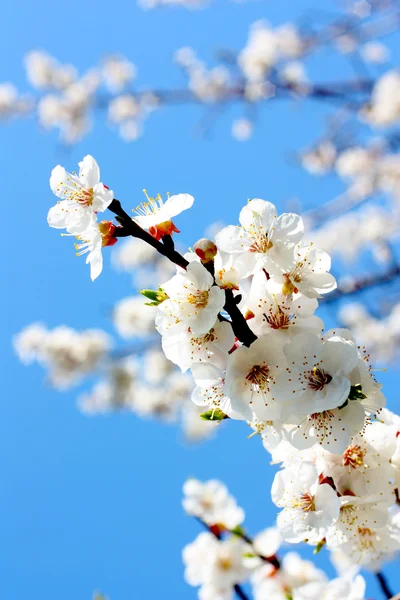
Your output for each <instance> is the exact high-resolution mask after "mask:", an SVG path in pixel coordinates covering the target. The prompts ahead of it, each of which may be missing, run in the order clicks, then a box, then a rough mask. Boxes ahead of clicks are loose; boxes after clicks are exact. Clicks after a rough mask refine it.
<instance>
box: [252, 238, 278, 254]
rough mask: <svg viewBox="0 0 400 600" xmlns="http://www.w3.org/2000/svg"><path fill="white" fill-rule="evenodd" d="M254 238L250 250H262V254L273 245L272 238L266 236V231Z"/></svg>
mask: <svg viewBox="0 0 400 600" xmlns="http://www.w3.org/2000/svg"><path fill="white" fill-rule="evenodd" d="M253 240H254V241H253V243H252V245H251V246H250V252H260V253H261V254H265V253H266V252H268V250H270V249H271V248H272V246H273V243H272V242H271V240H269V239H268V236H266V235H265V234H264V233H260V234H257V235H255V236H254V237H253Z"/></svg>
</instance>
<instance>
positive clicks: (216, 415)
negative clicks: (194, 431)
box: [200, 408, 229, 421]
mask: <svg viewBox="0 0 400 600" xmlns="http://www.w3.org/2000/svg"><path fill="white" fill-rule="evenodd" d="M200 419H203V421H223V420H224V419H229V417H228V416H227V415H226V414H225V413H223V412H222V410H220V409H219V408H212V409H211V410H207V411H206V412H203V413H201V415H200Z"/></svg>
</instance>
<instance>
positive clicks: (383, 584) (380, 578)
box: [375, 572, 394, 600]
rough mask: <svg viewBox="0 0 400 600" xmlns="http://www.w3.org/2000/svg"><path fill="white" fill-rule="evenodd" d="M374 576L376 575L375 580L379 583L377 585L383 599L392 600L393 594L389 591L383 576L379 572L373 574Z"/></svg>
mask: <svg viewBox="0 0 400 600" xmlns="http://www.w3.org/2000/svg"><path fill="white" fill-rule="evenodd" d="M375 575H376V578H377V580H378V582H379V585H380V587H381V590H382V593H383V595H384V596H385V598H386V599H387V600H390V599H391V598H393V596H394V594H393V592H392V591H391V589H390V587H389V585H388V583H387V581H386V577H385V575H384V574H383V573H381V572H378V573H375Z"/></svg>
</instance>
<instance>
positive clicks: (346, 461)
mask: <svg viewBox="0 0 400 600" xmlns="http://www.w3.org/2000/svg"><path fill="white" fill-rule="evenodd" d="M364 455H365V452H364V451H363V450H362V449H361V448H360V446H356V445H354V446H349V447H348V448H346V450H345V452H344V454H343V465H344V466H345V467H348V466H349V467H352V468H353V469H356V468H357V467H360V466H361V465H362V464H363V462H364Z"/></svg>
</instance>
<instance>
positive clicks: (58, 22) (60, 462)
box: [0, 0, 399, 600]
mask: <svg viewBox="0 0 400 600" xmlns="http://www.w3.org/2000/svg"><path fill="white" fill-rule="evenodd" d="M326 4H327V6H328V5H329V4H328V3H326ZM312 5H314V7H316V6H318V5H319V3H318V2H317V1H316V0H314V3H313V2H312V0H308V1H305V0H296V2H294V0H293V1H289V0H286V1H283V2H279V3H276V2H267V1H265V2H262V1H259V2H258V1H250V2H248V3H246V4H241V3H238V4H235V3H231V2H228V1H227V0H226V1H225V0H221V1H219V0H216V2H215V3H214V4H213V5H212V6H211V7H210V8H208V9H206V10H201V11H196V12H190V11H185V10H182V9H172V10H155V11H149V12H145V11H142V10H141V9H139V8H137V7H136V5H135V3H134V1H133V0H132V1H131V2H127V1H126V0H114V2H113V3H112V5H109V6H107V7H105V5H104V4H103V5H101V4H99V3H98V2H94V1H92V0H90V1H89V0H88V1H86V2H84V3H82V2H79V1H78V0H71V1H70V2H68V3H66V2H64V0H63V1H60V2H57V3H54V2H50V1H48V0H39V2H35V3H34V2H27V1H25V2H23V1H21V0H15V1H14V2H12V3H6V4H5V5H4V6H3V7H2V23H3V27H2V36H1V37H0V81H8V80H10V81H13V82H15V83H16V84H17V85H18V87H19V89H20V90H21V91H27V89H28V87H27V84H26V83H25V78H24V72H23V67H22V60H23V56H24V54H25V53H26V52H27V51H28V50H30V49H33V48H39V49H44V50H47V51H48V52H50V53H52V54H54V55H55V56H56V57H58V58H59V59H60V60H61V61H66V62H72V63H73V64H76V65H77V66H78V67H79V68H80V69H82V70H84V69H86V68H88V67H90V66H92V65H93V64H95V63H96V62H97V61H98V60H99V59H100V58H101V57H103V56H104V55H105V54H106V53H109V52H117V53H121V54H123V55H126V56H127V57H128V58H130V59H131V60H132V61H133V62H134V63H135V64H137V66H138V69H139V79H138V81H139V83H140V84H148V85H155V86H157V87H164V86H165V87H166V86H172V85H182V83H183V80H182V76H181V74H180V73H179V70H178V69H177V68H176V67H174V66H173V65H172V60H171V59H172V55H173V53H174V51H175V50H176V49H177V48H179V47H181V46H186V45H191V46H193V47H194V48H195V49H197V51H198V53H199V55H200V57H202V58H204V59H207V60H208V59H210V60H211V58H212V51H213V50H214V49H218V48H233V49H235V48H240V47H241V46H242V45H243V44H244V42H245V40H246V37H247V29H248V26H249V25H250V24H251V23H252V22H253V21H255V20H257V19H260V18H267V19H269V20H270V21H271V22H272V23H273V24H277V23H281V22H284V21H286V20H290V19H293V18H295V17H296V15H299V14H301V13H302V11H304V10H305V9H306V8H309V7H310V6H312ZM391 48H392V50H393V52H394V57H395V58H396V56H398V53H399V45H398V44H394V42H391ZM342 66H343V68H344V69H345V70H346V66H345V64H344V63H343V65H342ZM312 69H313V74H315V76H316V77H319V78H320V80H328V79H330V78H334V77H335V74H337V73H338V67H337V65H336V63H335V62H334V61H332V60H331V59H329V57H326V61H325V62H324V63H323V66H322V62H321V61H319V62H318V61H316V62H315V64H313V65H312ZM201 114H202V110H201V109H200V108H195V107H182V108H179V109H177V108H173V109H165V110H162V111H160V112H159V113H157V114H155V115H154V116H153V117H152V118H151V119H150V121H149V122H148V123H147V124H146V131H145V136H144V138H143V139H141V140H140V141H139V142H137V143H136V144H131V145H128V144H124V143H123V142H121V141H120V140H119V139H118V137H117V135H116V133H115V132H113V131H111V130H110V129H109V128H108V127H107V126H106V125H105V124H104V123H100V122H99V123H98V126H96V128H95V130H94V131H93V133H91V134H90V135H89V136H88V137H87V138H86V139H85V140H84V141H83V142H81V143H80V144H78V145H77V146H76V147H74V148H72V149H71V150H67V151H66V150H64V149H62V148H60V145H59V144H58V142H57V138H56V135H55V134H42V133H41V132H39V130H38V128H37V126H36V123H35V122H34V120H33V119H31V118H28V119H25V120H21V121H17V122H11V123H7V124H4V125H2V126H1V127H0V153H1V171H2V196H3V204H4V205H5V208H4V210H3V226H2V246H3V251H2V253H1V256H0V264H1V273H2V281H3V290H4V291H3V294H2V295H1V297H0V303H1V311H0V314H1V319H2V328H1V329H2V332H3V333H2V336H1V342H0V343H1V358H2V360H1V365H2V367H1V368H2V381H3V388H2V393H1V401H0V402H1V404H0V406H1V417H0V473H1V477H2V486H1V493H0V514H1V519H0V539H1V545H0V581H1V594H2V597H3V598H5V599H6V600H22V599H23V598H27V597H30V598H40V599H41V600H53V599H54V598H57V600H71V598H73V599H74V600H88V599H90V598H91V594H92V592H93V590H94V589H99V590H102V591H103V592H104V593H106V594H107V595H109V596H110V598H111V600H128V598H129V599H131V598H137V597H141V598H154V599H158V598H185V599H186V598H188V599H190V598H195V597H196V592H195V590H194V589H192V588H190V587H188V586H187V585H186V584H185V583H184V581H183V568H182V564H181V549H182V547H183V546H184V544H186V543H188V542H190V541H191V540H192V539H193V538H194V537H195V535H196V534H197V532H198V531H199V529H198V526H197V525H196V524H195V523H193V522H191V521H190V519H189V518H188V517H186V516H185V515H184V514H183V511H182V509H181V486H182V484H183V482H184V480H185V479H186V477H187V476H189V475H193V476H196V477H198V478H200V479H202V478H204V479H205V478H211V477H213V478H214V477H216V478H220V479H222V480H224V481H225V482H226V483H227V485H228V486H229V488H230V489H231V491H232V493H233V494H235V495H236V496H237V498H238V501H239V502H240V504H241V505H242V506H243V507H244V508H245V509H246V511H247V514H248V518H247V521H246V524H247V526H248V529H249V531H250V532H252V533H254V532H256V531H257V530H259V529H261V528H263V527H265V526H267V525H270V524H271V523H272V522H273V519H274V515H275V509H274V508H273V507H272V504H271V501H270V486H271V481H272V477H273V469H272V468H271V467H270V466H269V464H268V463H269V457H268V454H267V453H266V452H265V451H264V450H263V449H262V447H261V444H260V443H259V440H258V439H255V438H253V439H251V440H248V439H247V434H248V431H247V429H246V428H243V426H240V424H237V423H229V425H228V426H225V427H223V428H221V431H220V434H219V435H218V436H217V438H216V439H214V440H212V441H211V442H209V443H206V444H204V445H201V446H198V447H188V446H187V445H185V444H184V443H183V442H182V439H181V437H180V434H179V432H178V430H177V429H176V428H175V427H173V426H165V425H162V424H158V423H154V422H145V421H142V420H139V419H137V418H135V417H134V416H127V415H114V416H108V417H99V418H87V417H85V416H83V415H82V414H80V413H79V412H78V410H77V409H76V406H75V398H76V393H75V392H74V391H71V392H68V393H64V394H59V393H57V392H56V391H54V390H52V389H50V388H49V387H46V385H45V384H44V383H43V372H42V370H41V369H40V368H39V367H30V368H24V367H23V366H21V365H20V364H19V362H18V360H17V358H16V357H15V356H14V354H13V351H12V348H11V338H12V336H13V335H14V334H15V333H16V332H17V331H19V330H20V329H21V328H22V327H23V326H25V325H26V324H28V323H30V322H32V321H34V320H40V321H43V322H44V323H46V324H47V325H48V326H49V327H54V326H56V325H58V324H61V323H64V324H67V325H70V326H73V327H76V328H78V329H79V328H86V327H97V326H101V327H104V328H105V329H106V330H107V331H111V330H112V329H111V324H110V322H109V318H108V316H107V315H108V313H109V309H110V307H111V306H112V305H113V304H114V302H115V301H117V300H118V299H119V298H121V297H122V296H126V295H129V293H130V291H131V288H130V278H129V276H128V275H126V276H124V275H120V274H117V273H115V272H114V271H112V270H111V269H110V268H109V266H108V264H106V267H105V269H104V272H103V274H102V276H101V277H100V278H99V279H98V280H97V281H96V282H95V283H94V284H93V283H92V282H91V281H90V279H89V273H88V270H87V268H86V266H85V265H84V261H83V260H78V259H76V258H75V257H74V254H73V250H72V248H71V244H70V243H69V241H68V240H61V239H60V237H59V236H58V235H57V232H55V231H54V230H50V228H48V226H47V224H46V214H47V210H48V208H49V206H50V205H51V204H52V203H53V197H52V194H51V192H50V189H49V187H48V177H49V173H50V171H51V169H52V168H53V166H55V165H56V164H57V163H59V162H61V163H62V164H65V166H66V167H68V168H69V169H71V170H72V169H73V168H75V167H76V164H77V162H78V160H80V159H81V158H82V157H83V156H84V155H85V154H88V153H90V154H93V155H94V156H95V157H96V159H97V160H98V161H99V163H100V165H101V169H102V179H103V181H105V182H106V183H107V184H108V185H109V186H110V187H112V188H113V189H114V191H115V193H116V196H117V197H118V198H120V199H121V200H122V202H123V204H124V206H125V207H126V208H128V209H129V208H130V207H134V206H136V205H137V204H138V202H139V201H141V199H142V192H141V190H142V188H143V187H146V188H147V189H148V190H149V192H152V193H153V192H154V193H157V192H161V193H165V192H167V191H170V192H171V193H178V192H189V193H191V194H193V195H194V196H195V198H196V204H195V206H194V208H193V209H192V210H191V211H188V212H187V213H185V214H183V215H181V217H180V220H179V226H180V229H181V231H182V232H183V235H182V239H183V240H184V241H185V242H186V243H187V244H191V243H193V241H195V240H196V239H198V238H199V237H200V236H201V234H202V233H203V231H204V228H205V226H206V225H207V224H209V223H210V221H224V222H225V223H234V222H236V220H237V214H238V212H239V210H240V208H241V206H242V205H243V204H244V203H245V201H246V199H247V198H248V197H257V196H258V197H261V198H265V199H269V200H271V201H273V202H275V203H276V204H277V205H278V206H280V207H281V208H282V207H284V203H285V202H286V201H288V200H290V199H293V198H299V199H301V200H302V201H303V202H304V205H305V206H313V205H316V204H318V203H319V202H321V201H323V200H326V199H329V198H330V197H332V196H333V195H334V194H335V193H336V192H337V191H338V190H339V189H340V185H339V184H338V183H337V182H336V181H335V180H333V179H331V178H328V179H326V180H324V179H323V180H315V179H313V178H312V177H310V176H308V175H307V174H305V173H304V172H302V171H301V170H300V169H299V168H298V167H297V166H296V165H294V164H293V161H291V160H290V156H291V151H293V150H295V149H296V148H299V147H304V146H305V145H307V144H308V143H309V142H311V141H312V139H313V137H315V136H316V135H318V134H319V133H320V132H321V131H322V125H323V118H324V115H326V114H327V108H326V107H323V106H319V105H316V104H310V105H298V104H296V103H292V104H288V103H286V102H283V103H281V104H278V103H276V104H274V105H273V106H272V105H271V108H268V110H267V109H266V110H264V111H262V114H260V118H259V122H258V127H257V130H256V134H255V136H254V138H253V139H252V140H251V141H250V142H248V143H245V144H239V143H237V142H235V141H234V140H232V139H231V137H230V123H231V119H232V116H233V115H240V114H241V112H240V107H232V108H231V109H229V110H228V111H227V113H226V114H223V115H221V117H220V119H219V120H218V122H217V124H216V126H215V128H214V129H213V131H212V132H211V133H210V135H209V136H208V137H207V138H206V139H201V138H198V137H196V136H194V134H193V129H194V126H195V124H196V122H197V121H198V119H199V118H200V117H201ZM288 158H289V160H288ZM155 283H157V282H155ZM396 380H397V373H396V372H394V371H388V372H387V373H386V374H384V375H383V377H382V381H383V382H384V383H385V389H386V393H387V397H388V402H389V406H390V407H392V408H393V407H396V406H397V407H398V401H397V393H396V388H395V382H396ZM4 384H5V385H4ZM319 562H320V564H323V565H324V566H325V565H326V564H327V560H326V556H325V555H324V554H323V553H322V555H321V556H320V557H319ZM388 573H389V574H391V581H392V583H393V584H394V586H395V584H396V577H395V575H394V567H390V568H389V569H388ZM397 582H399V579H398V577H397ZM373 593H374V588H373V587H371V592H370V595H372V594H373Z"/></svg>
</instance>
